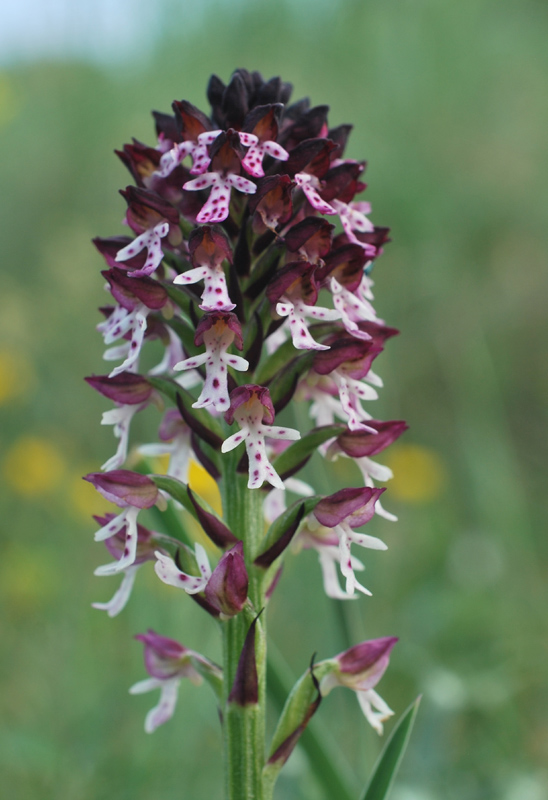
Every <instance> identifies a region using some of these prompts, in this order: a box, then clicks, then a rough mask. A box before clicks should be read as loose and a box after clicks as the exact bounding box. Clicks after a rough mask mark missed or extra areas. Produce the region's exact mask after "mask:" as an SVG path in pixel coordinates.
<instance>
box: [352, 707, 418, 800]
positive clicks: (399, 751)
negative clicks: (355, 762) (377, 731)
mask: <svg viewBox="0 0 548 800" xmlns="http://www.w3.org/2000/svg"><path fill="white" fill-rule="evenodd" d="M420 701H421V695H419V697H417V699H416V700H415V702H414V703H411V705H410V706H409V708H408V709H407V711H406V712H405V713H404V714H403V715H402V717H401V719H400V720H399V722H398V724H397V725H396V727H395V728H394V730H393V731H392V733H391V734H390V738H389V739H388V741H387V742H386V745H385V746H384V749H383V751H382V753H381V755H380V757H379V760H378V761H377V763H376V764H375V769H374V770H373V775H372V776H371V779H370V781H369V784H368V785H367V787H366V789H365V791H364V793H363V795H362V796H361V800H384V798H385V797H387V796H388V792H389V791H390V788H391V786H392V783H393V782H394V778H395V776H396V772H397V771H398V769H399V766H400V763H401V760H402V758H403V754H404V753H405V748H406V747H407V743H408V741H409V737H410V736H411V730H412V728H413V723H414V722H415V717H416V716H417V711H418V708H419V703H420Z"/></svg>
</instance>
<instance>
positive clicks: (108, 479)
mask: <svg viewBox="0 0 548 800" xmlns="http://www.w3.org/2000/svg"><path fill="white" fill-rule="evenodd" d="M84 480H85V481H89V482H90V483H92V484H93V485H94V486H95V488H96V489H97V491H98V492H100V493H101V494H102V495H103V497H104V498H105V499H106V500H108V501H109V502H111V503H116V505H117V506H120V508H127V506H134V507H135V508H151V506H153V505H154V504H155V503H156V501H157V500H158V498H159V496H160V495H159V492H158V489H157V487H156V484H155V483H154V481H152V480H151V479H150V478H149V477H148V476H147V475H141V474H140V473H138V472H131V471H130V470H128V469H113V470H111V471H110V472H90V473H89V474H88V475H85V476H84Z"/></svg>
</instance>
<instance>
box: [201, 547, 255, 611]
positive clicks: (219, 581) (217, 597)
mask: <svg viewBox="0 0 548 800" xmlns="http://www.w3.org/2000/svg"><path fill="white" fill-rule="evenodd" d="M243 552H244V546H243V543H242V542H237V544H235V545H234V547H232V548H231V549H230V550H227V552H226V553H225V554H224V555H223V556H222V557H221V559H220V561H219V563H218V564H217V566H216V567H215V569H214V570H213V574H212V575H211V578H210V579H209V580H208V582H207V585H206V587H205V596H206V600H207V601H208V602H209V603H211V605H212V606H213V607H214V608H216V609H217V610H218V611H220V612H221V614H224V615H225V616H226V617H233V616H234V615H235V614H239V613H240V611H241V610H242V608H243V607H244V605H245V602H246V600H247V589H248V585H249V579H248V576H247V570H246V568H245V561H244V555H243Z"/></svg>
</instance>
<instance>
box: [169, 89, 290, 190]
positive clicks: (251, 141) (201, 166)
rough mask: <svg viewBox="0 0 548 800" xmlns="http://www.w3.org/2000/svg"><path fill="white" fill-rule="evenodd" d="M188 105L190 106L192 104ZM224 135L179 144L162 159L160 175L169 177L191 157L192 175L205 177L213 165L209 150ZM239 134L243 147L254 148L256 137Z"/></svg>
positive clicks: (210, 134) (202, 136) (212, 133)
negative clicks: (184, 160)
mask: <svg viewBox="0 0 548 800" xmlns="http://www.w3.org/2000/svg"><path fill="white" fill-rule="evenodd" d="M174 105H175V104H174ZM181 105H182V104H180V103H178V104H177V106H179V107H180V106H181ZM187 105H190V103H188V104H187ZM222 133H224V131H222V130H216V131H203V132H202V133H199V134H198V136H197V138H196V140H195V141H193V140H191V139H187V140H186V141H184V142H178V143H177V144H175V145H174V146H173V147H172V148H171V150H168V151H167V152H166V153H164V155H163V156H162V157H161V159H160V169H159V170H158V175H160V176H161V177H162V178H164V177H166V176H167V175H169V174H170V173H171V172H172V171H173V170H174V169H175V168H176V167H177V166H178V165H179V164H180V163H181V161H183V159H185V158H186V156H191V158H192V168H191V170H190V174H191V175H203V173H204V172H206V171H207V168H208V167H209V165H210V163H211V158H210V156H209V153H208V149H207V148H208V147H210V146H211V145H212V144H213V142H214V141H215V139H217V137H218V136H220V134H222ZM237 134H238V137H239V139H240V142H241V143H242V144H243V145H248V146H249V145H251V146H252V147H253V146H255V145H256V143H257V141H258V140H257V137H256V136H253V135H251V134H249V133H244V132H243V131H237ZM280 149H283V148H280Z"/></svg>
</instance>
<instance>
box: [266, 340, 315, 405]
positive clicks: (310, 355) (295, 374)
mask: <svg viewBox="0 0 548 800" xmlns="http://www.w3.org/2000/svg"><path fill="white" fill-rule="evenodd" d="M313 361H314V351H313V350H309V351H308V352H306V353H305V355H302V356H300V357H299V358H295V359H293V361H291V362H290V363H289V364H288V365H287V366H286V367H284V368H283V369H282V370H280V372H278V373H277V374H276V375H275V376H274V378H273V379H272V380H271V381H270V383H269V384H268V390H269V392H270V397H271V398H272V403H273V405H274V408H275V409H276V413H278V412H279V411H281V410H282V408H284V407H285V406H286V405H287V403H288V402H289V401H290V400H291V398H292V397H293V394H294V392H295V389H296V387H297V382H298V380H299V378H300V377H301V376H302V375H303V373H305V372H307V371H308V370H309V369H310V368H311V366H312V362H313Z"/></svg>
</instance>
